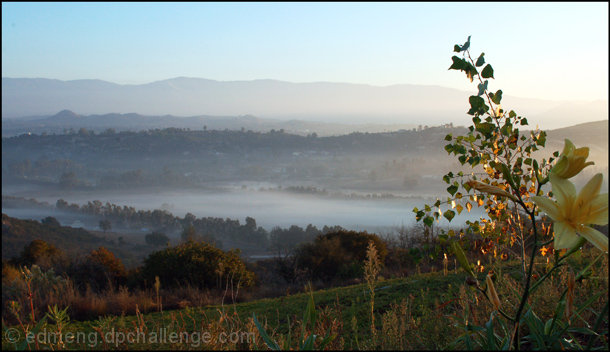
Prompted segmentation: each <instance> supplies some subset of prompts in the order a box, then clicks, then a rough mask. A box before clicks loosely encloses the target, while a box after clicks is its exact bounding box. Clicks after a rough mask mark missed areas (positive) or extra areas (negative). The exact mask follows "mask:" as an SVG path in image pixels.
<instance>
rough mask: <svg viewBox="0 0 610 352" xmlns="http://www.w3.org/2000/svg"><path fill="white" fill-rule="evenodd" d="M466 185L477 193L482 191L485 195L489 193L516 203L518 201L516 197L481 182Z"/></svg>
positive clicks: (471, 182) (471, 181) (470, 182)
mask: <svg viewBox="0 0 610 352" xmlns="http://www.w3.org/2000/svg"><path fill="white" fill-rule="evenodd" d="M466 184H467V185H468V186H470V188H474V189H476V190H477V191H481V192H485V193H489V194H495V195H496V196H502V197H508V198H510V199H512V200H514V201H516V200H517V198H516V197H515V196H513V195H512V194H510V193H508V192H506V191H505V190H503V189H502V188H500V187H496V186H492V185H489V184H487V183H483V182H481V181H475V180H470V181H468V182H466Z"/></svg>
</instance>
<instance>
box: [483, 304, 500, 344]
mask: <svg viewBox="0 0 610 352" xmlns="http://www.w3.org/2000/svg"><path fill="white" fill-rule="evenodd" d="M495 312H496V311H493V312H492V313H491V316H490V317H489V321H488V322H487V323H486V324H485V331H486V333H487V334H486V335H487V346H486V349H487V350H489V351H493V350H497V349H498V346H497V345H496V336H495V334H494V328H493V319H494V314H495Z"/></svg>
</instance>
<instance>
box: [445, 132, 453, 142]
mask: <svg viewBox="0 0 610 352" xmlns="http://www.w3.org/2000/svg"><path fill="white" fill-rule="evenodd" d="M452 138H453V136H452V135H451V133H449V134H448V135H446V136H445V140H446V141H450V140H451V139H452Z"/></svg>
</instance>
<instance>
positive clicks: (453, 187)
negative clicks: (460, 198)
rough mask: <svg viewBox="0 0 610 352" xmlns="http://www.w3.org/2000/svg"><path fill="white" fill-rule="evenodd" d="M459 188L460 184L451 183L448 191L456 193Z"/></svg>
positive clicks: (452, 193)
mask: <svg viewBox="0 0 610 352" xmlns="http://www.w3.org/2000/svg"><path fill="white" fill-rule="evenodd" d="M457 190H458V186H456V185H451V186H449V187H447V192H449V194H451V195H454V194H455V192H457Z"/></svg>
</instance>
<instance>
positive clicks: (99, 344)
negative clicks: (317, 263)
mask: <svg viewBox="0 0 610 352" xmlns="http://www.w3.org/2000/svg"><path fill="white" fill-rule="evenodd" d="M590 260H591V256H590V255H589V254H583V255H581V256H580V257H576V258H575V259H574V262H573V263H572V264H573V265H574V266H576V267H584V266H585V265H586V264H587V263H588V262H590ZM597 264H598V265H596V266H595V268H594V270H593V272H592V274H591V275H590V276H589V277H588V278H587V279H586V280H584V281H583V282H581V283H579V284H578V288H577V297H576V301H577V302H583V301H585V300H586V299H588V298H589V297H590V296H591V293H594V292H595V293H599V292H607V291H608V271H607V265H608V263H607V258H606V259H604V260H603V261H600V262H599V263H597ZM544 266H545V263H544V261H541V262H540V263H539V264H538V265H537V270H544ZM489 269H492V270H493V271H494V272H495V274H496V276H497V277H498V279H497V281H496V285H497V290H498V295H499V296H500V299H501V300H502V304H503V309H506V310H507V311H511V310H512V309H514V307H513V308H511V302H513V301H515V298H516V292H515V287H516V286H518V285H519V283H518V282H519V279H520V275H519V273H520V262H517V261H509V262H498V263H497V264H494V265H492V266H491V267H487V268H485V269H484V270H483V271H481V272H479V273H478V276H479V279H480V280H481V281H483V280H484V278H485V275H486V274H487V272H488V270H489ZM466 276H467V275H466V274H465V273H464V272H462V271H459V272H457V273H456V272H454V271H452V270H449V271H448V272H447V273H445V272H444V270H441V271H439V272H432V273H424V274H415V275H412V276H409V277H406V278H396V279H387V280H379V281H378V282H377V283H376V284H375V299H374V314H375V328H376V331H375V333H374V334H375V335H376V336H375V339H373V337H374V336H373V333H372V331H371V315H370V302H371V293H370V291H369V287H368V286H367V284H366V283H362V284H358V285H351V286H345V287H337V288H331V289H323V290H317V291H313V292H312V294H313V299H314V302H315V309H316V312H317V320H316V321H315V324H314V325H311V326H306V327H304V326H303V325H305V324H304V322H305V323H306V319H305V318H304V315H303V314H304V310H305V307H306V306H307V302H308V299H309V294H308V293H299V294H293V295H287V296H283V297H278V298H267V299H260V300H256V301H250V302H246V303H237V304H224V305H210V306H202V307H187V308H184V309H178V310H169V311H166V310H163V311H161V312H152V313H147V314H141V313H140V312H139V311H137V312H136V314H135V315H121V316H116V315H114V316H113V315H108V316H104V317H99V318H98V319H96V320H89V321H80V322H77V321H71V322H69V323H67V324H62V325H63V326H60V327H58V326H57V324H54V322H53V321H52V320H51V321H48V324H47V325H45V326H44V328H45V329H46V331H47V332H54V331H57V330H59V329H61V330H62V331H63V332H64V334H66V333H72V334H73V336H78V334H81V341H80V343H76V341H75V342H68V341H63V343H64V344H63V345H62V344H61V343H60V342H58V341H46V342H47V343H46V344H45V343H43V344H41V345H40V346H39V347H40V348H53V349H60V348H62V347H65V348H67V349H135V350H149V349H152V350H167V349H214V350H217V349H221V350H222V349H232V350H235V349H267V348H268V346H266V345H265V342H264V340H263V338H262V337H261V336H260V333H259V330H258V329H257V328H256V326H255V324H254V321H253V319H252V317H253V315H256V317H257V319H258V321H260V323H261V324H262V325H263V328H264V330H265V332H266V333H267V334H268V335H269V336H270V339H272V340H273V341H275V342H277V343H278V345H279V346H289V347H290V348H298V342H297V341H299V340H300V341H302V340H304V338H305V336H309V335H311V334H316V335H318V336H326V335H327V334H330V335H336V338H335V339H334V340H332V342H331V343H330V344H329V345H328V346H326V347H327V348H328V349H354V350H360V349H410V350H413V349H446V348H448V346H453V345H451V343H452V342H453V341H455V340H456V339H457V338H458V336H459V335H460V334H462V333H463V330H462V329H461V328H459V327H458V325H460V324H463V323H464V321H465V317H466V316H468V319H469V321H470V322H471V323H472V324H475V325H480V326H482V325H484V324H485V322H486V321H487V320H489V316H490V313H491V311H492V310H493V308H492V306H491V304H489V302H487V301H486V300H485V298H484V297H483V296H481V295H480V294H477V293H476V292H474V290H472V289H471V288H470V287H468V286H467V285H466V284H465V279H466ZM563 277H565V275H563V274H562V273H557V275H556V277H555V278H554V279H552V280H548V283H545V284H543V286H541V287H540V289H539V290H538V291H537V293H536V294H535V295H533V296H532V297H531V302H530V304H532V305H533V306H536V309H537V312H538V313H539V315H540V317H541V318H542V319H543V321H545V320H546V319H548V318H549V316H552V314H553V307H554V304H555V302H557V300H558V297H559V291H560V290H558V289H557V287H561V286H562V285H563V282H562V278H563ZM604 290H605V291H604ZM151 298H152V299H154V292H152V293H151ZM161 299H163V297H161ZM605 299H606V298H605V296H602V297H601V298H600V299H599V302H598V303H596V304H597V305H594V306H592V309H593V310H597V311H599V310H600V306H603V304H604V303H605ZM37 309H43V310H44V308H43V307H37ZM585 314H589V313H587V312H583V313H582V315H583V318H584V319H583V321H591V316H586V315H585ZM577 323H578V322H577ZM3 326H6V325H5V324H4V322H3ZM140 332H141V333H143V334H145V335H142V336H146V339H147V340H146V341H143V340H144V338H142V340H141V341H140V342H139V343H129V342H127V341H116V340H110V341H103V340H102V335H105V336H106V338H108V337H109V336H108V335H107V334H109V333H117V334H119V333H120V334H123V336H125V335H126V334H129V333H131V334H132V336H137V334H138V333H140ZM193 332H198V333H199V335H198V336H197V339H195V340H193V337H194V336H195V335H191V333H193ZM164 333H165V335H163V334H164ZM154 334H157V335H156V336H157V337H156V338H153V336H155V335H154ZM171 334H173V336H174V337H177V338H178V337H180V336H182V342H181V343H177V342H176V341H177V338H175V339H174V340H173V341H172V340H171V339H170V335H171ZM206 334H207V335H206ZM222 334H224V336H225V340H224V341H221V340H219V339H218V338H220V337H221V335H222ZM116 336H117V337H118V335H116ZM206 336H207V339H209V340H206ZM240 336H241V337H240ZM112 337H113V336H112V335H110V338H112ZM187 338H190V340H187ZM151 339H152V340H151ZM204 340H205V341H204ZM373 341H375V342H373ZM285 344H286V345H285ZM32 346H33V347H34V345H32ZM2 347H3V349H14V348H15V346H14V345H13V344H12V343H9V341H8V340H7V336H6V333H5V334H3V340H2ZM454 347H457V348H463V347H464V346H459V345H458V346H454Z"/></svg>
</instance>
